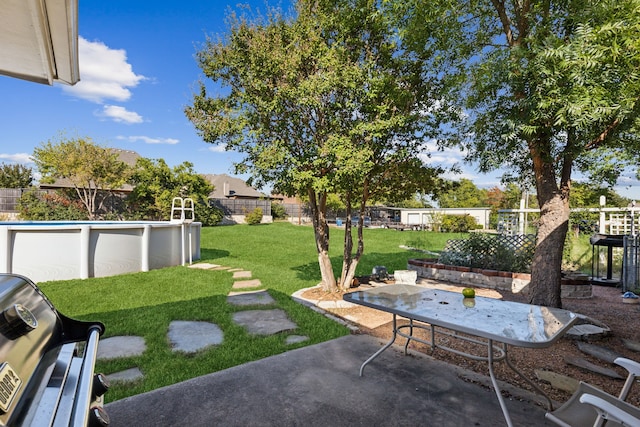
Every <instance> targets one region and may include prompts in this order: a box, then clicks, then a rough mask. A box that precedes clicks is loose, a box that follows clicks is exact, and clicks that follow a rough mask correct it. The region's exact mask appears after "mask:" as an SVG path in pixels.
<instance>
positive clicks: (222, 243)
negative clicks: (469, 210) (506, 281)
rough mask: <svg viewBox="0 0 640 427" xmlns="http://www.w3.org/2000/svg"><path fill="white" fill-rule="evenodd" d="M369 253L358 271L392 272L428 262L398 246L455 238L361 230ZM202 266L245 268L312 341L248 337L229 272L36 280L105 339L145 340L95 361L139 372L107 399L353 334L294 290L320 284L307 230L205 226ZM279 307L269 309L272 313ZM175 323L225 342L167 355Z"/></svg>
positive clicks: (334, 235)
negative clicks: (136, 350)
mask: <svg viewBox="0 0 640 427" xmlns="http://www.w3.org/2000/svg"><path fill="white" fill-rule="evenodd" d="M364 232H365V234H364V239H365V255H364V257H363V259H362V260H361V263H360V265H359V267H358V271H357V274H359V275H363V274H369V273H370V272H371V269H372V268H373V267H374V266H376V265H384V266H386V267H387V269H388V270H389V271H390V272H393V271H395V270H398V269H406V266H407V260H408V259H409V258H414V257H424V256H425V255H424V254H423V253H419V252H413V251H408V250H405V249H402V248H400V246H401V245H405V246H412V247H420V248H422V249H427V250H430V251H439V250H441V249H442V248H443V247H444V244H445V243H446V240H447V239H449V238H458V237H460V236H459V235H447V234H439V233H417V232H408V231H405V232H399V231H395V230H385V229H366V230H364ZM342 237H343V232H342V230H340V229H335V228H333V229H331V253H330V255H331V258H332V262H333V264H334V268H335V271H336V274H339V270H340V268H341V265H342ZM200 261H201V262H210V263H214V264H220V265H225V266H229V267H236V268H242V269H243V270H250V271H251V272H252V275H253V277H254V278H258V279H260V281H261V282H262V285H263V286H262V287H263V288H265V289H268V291H269V293H270V295H271V296H272V297H273V298H274V299H275V300H276V304H275V306H277V307H278V308H280V309H283V310H285V311H286V312H287V315H288V316H289V318H290V319H291V320H292V321H293V322H295V323H296V324H297V326H298V328H297V329H296V330H295V331H292V332H291V334H297V335H305V336H307V337H309V340H308V341H305V342H303V343H300V344H294V345H287V344H286V343H285V339H286V337H287V335H289V334H288V333H283V334H276V335H272V336H267V337H261V336H259V337H258V336H252V335H249V334H248V333H247V332H246V331H245V330H244V328H242V327H240V326H237V325H235V324H234V323H233V322H232V321H231V318H232V315H233V313H234V312H235V311H238V310H246V309H250V308H251V307H235V306H231V305H229V304H227V302H226V296H227V294H228V293H229V291H230V290H231V288H232V285H233V278H232V273H230V272H227V271H213V270H199V269H192V268H186V267H182V266H178V267H170V268H164V269H161V270H153V271H150V272H144V273H135V274H125V275H119V276H113V277H106V278H92V279H86V280H65V281H55V282H45V283H40V284H39V286H40V287H41V289H42V290H43V292H44V293H45V294H46V295H47V296H48V297H49V298H50V299H51V300H52V302H53V304H54V305H55V306H56V308H57V309H58V310H60V312H62V313H64V314H65V315H67V316H70V317H73V318H77V319H81V320H99V321H101V322H103V323H104V324H105V326H106V332H105V335H104V336H103V339H104V338H106V337H110V336H116V335H136V336H142V337H144V339H145V341H146V345H147V351H146V352H144V354H142V355H141V356H138V357H131V358H125V359H118V360H115V361H108V362H104V361H99V362H98V363H97V365H96V370H97V371H99V372H104V373H106V374H110V373H113V372H117V371H121V370H124V369H128V368H132V367H139V368H140V369H141V370H142V372H143V373H144V379H143V380H141V381H139V382H137V383H134V384H126V385H122V384H114V385H113V387H112V389H111V390H110V391H109V393H107V395H106V399H107V401H114V400H118V399H122V398H124V397H127V396H131V395H135V394H139V393H143V392H146V391H150V390H153V389H156V388H159V387H163V386H166V385H170V384H173V383H176V382H179V381H184V380H186V379H189V378H194V377H196V376H200V375H204V374H207V373H211V372H215V371H218V370H222V369H226V368H229V367H232V366H235V365H239V364H242V363H246V362H249V361H252V360H257V359H261V358H264V357H267V356H271V355H275V354H279V353H282V352H284V351H287V350H290V349H292V348H296V347H302V346H305V345H310V344H315V343H319V342H323V341H327V340H330V339H333V338H337V337H339V336H342V335H346V334H348V333H349V331H348V330H347V328H345V327H344V326H342V325H340V324H338V323H336V322H334V321H332V320H330V319H328V318H326V317H324V316H322V315H321V314H318V313H316V312H315V311H313V310H311V309H309V308H307V307H305V306H303V305H301V304H298V303H296V302H295V301H293V300H292V299H291V297H290V296H291V294H292V293H293V292H295V291H297V290H299V289H302V288H306V287H310V286H314V285H316V284H317V283H318V282H319V277H320V272H319V268H318V262H317V254H316V250H315V245H314V239H313V230H312V229H311V227H301V226H296V225H291V224H288V223H275V224H269V225H259V226H247V225H236V226H227V227H206V228H204V229H203V230H202V236H201V260H200ZM268 308H275V307H268ZM173 320H198V321H208V322H213V323H215V324H217V325H218V326H219V327H220V328H221V329H222V330H223V332H224V341H223V343H222V344H220V345H218V346H215V347H212V348H209V349H206V350H203V351H201V352H198V353H196V354H193V355H184V354H178V353H173V352H172V351H171V348H170V346H169V343H168V341H167V330H168V328H169V323H170V322H171V321H173Z"/></svg>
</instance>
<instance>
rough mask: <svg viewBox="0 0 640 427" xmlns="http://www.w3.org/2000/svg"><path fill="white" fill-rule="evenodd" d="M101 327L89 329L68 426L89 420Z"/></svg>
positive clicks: (84, 423)
mask: <svg viewBox="0 0 640 427" xmlns="http://www.w3.org/2000/svg"><path fill="white" fill-rule="evenodd" d="M101 333H102V329H101V328H100V327H99V326H95V327H92V328H90V329H89V338H88V339H87V344H86V346H85V350H84V355H83V358H82V368H81V370H80V381H79V386H78V391H77V394H76V404H75V405H74V410H73V415H72V420H71V423H70V424H69V425H70V426H86V425H88V422H89V411H90V410H91V402H92V400H93V391H92V388H93V367H94V366H95V363H96V356H97V354H98V340H99V338H100V334H101Z"/></svg>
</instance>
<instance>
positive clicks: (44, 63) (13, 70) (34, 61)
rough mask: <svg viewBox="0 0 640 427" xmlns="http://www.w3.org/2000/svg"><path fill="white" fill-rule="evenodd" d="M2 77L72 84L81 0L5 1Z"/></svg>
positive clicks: (0, 35)
mask: <svg viewBox="0 0 640 427" xmlns="http://www.w3.org/2000/svg"><path fill="white" fill-rule="evenodd" d="M0 74H4V75H7V76H11V77H16V78H19V79H24V80H29V81H33V82H37V83H43V84H48V85H52V84H53V83H54V82H56V83H65V84H69V85H73V84H75V83H77V82H78V81H79V80H80V72H79V65H78V0H3V1H2V7H0Z"/></svg>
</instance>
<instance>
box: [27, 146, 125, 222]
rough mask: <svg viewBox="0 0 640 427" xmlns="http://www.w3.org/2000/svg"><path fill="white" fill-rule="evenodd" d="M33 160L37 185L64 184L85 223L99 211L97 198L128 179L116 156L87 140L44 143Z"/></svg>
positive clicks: (121, 163)
mask: <svg viewBox="0 0 640 427" xmlns="http://www.w3.org/2000/svg"><path fill="white" fill-rule="evenodd" d="M33 159H34V162H35V163H36V165H37V167H38V170H39V171H40V173H41V174H42V178H41V182H43V183H53V182H55V181H56V180H57V179H66V180H68V182H69V183H70V184H71V186H72V187H73V189H74V191H75V192H76V194H77V196H78V198H79V199H80V200H81V201H82V203H83V205H84V207H85V209H86V210H87V215H88V217H89V219H95V217H96V215H97V214H98V212H99V211H100V210H101V208H102V201H103V198H101V197H99V194H100V193H101V192H102V191H103V190H114V189H117V188H119V187H121V186H122V185H123V184H124V183H125V182H127V179H128V176H129V166H128V165H127V164H126V163H124V162H123V161H121V160H120V159H119V158H118V154H117V153H115V152H114V151H113V150H111V149H109V148H105V147H102V146H100V145H98V144H96V143H94V142H93V141H92V140H91V138H89V137H79V138H68V137H65V136H61V137H60V140H59V141H52V140H50V141H47V142H46V143H42V144H40V146H39V147H36V148H35V149H34V151H33Z"/></svg>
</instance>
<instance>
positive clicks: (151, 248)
mask: <svg viewBox="0 0 640 427" xmlns="http://www.w3.org/2000/svg"><path fill="white" fill-rule="evenodd" d="M201 227H202V224H201V223H199V222H191V223H184V222H175V221H16V222H0V248H1V250H0V273H13V274H21V275H23V276H26V277H28V278H29V279H31V280H33V281H35V282H44V281H48V280H65V279H78V278H80V279H86V278H88V277H106V276H113V275H116V274H122V273H133V272H138V271H149V270H153V269H156V268H162V267H168V266H174V265H183V264H186V263H189V262H191V261H193V260H197V259H200V230H201Z"/></svg>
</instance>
